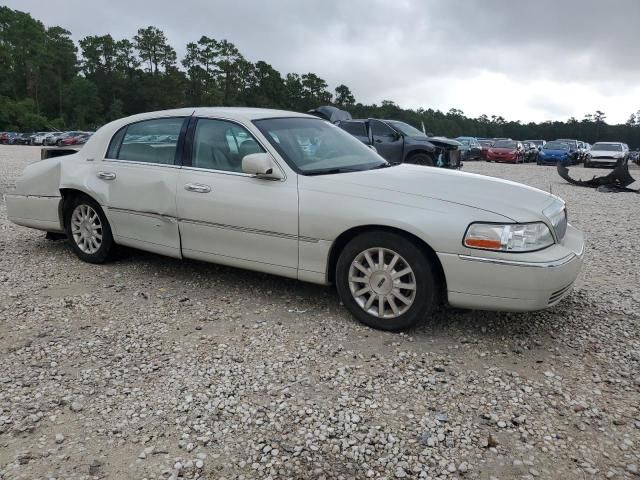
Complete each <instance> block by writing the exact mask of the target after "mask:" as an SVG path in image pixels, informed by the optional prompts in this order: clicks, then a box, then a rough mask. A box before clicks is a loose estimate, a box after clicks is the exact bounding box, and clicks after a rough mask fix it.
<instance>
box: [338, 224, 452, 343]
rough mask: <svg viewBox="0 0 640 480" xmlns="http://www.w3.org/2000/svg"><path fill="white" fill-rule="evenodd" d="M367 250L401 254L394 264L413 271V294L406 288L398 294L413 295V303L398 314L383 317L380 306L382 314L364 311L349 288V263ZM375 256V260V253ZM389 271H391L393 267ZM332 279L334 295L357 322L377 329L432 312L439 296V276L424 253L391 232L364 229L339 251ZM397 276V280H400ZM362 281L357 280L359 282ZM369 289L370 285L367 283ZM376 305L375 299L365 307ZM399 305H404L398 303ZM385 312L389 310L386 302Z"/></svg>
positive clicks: (399, 325)
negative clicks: (334, 282) (365, 230)
mask: <svg viewBox="0 0 640 480" xmlns="http://www.w3.org/2000/svg"><path fill="white" fill-rule="evenodd" d="M368 249H384V251H385V253H384V254H383V258H384V256H385V255H386V258H392V256H393V254H394V253H395V254H397V255H399V256H400V257H401V258H400V260H398V263H396V265H400V266H401V268H402V269H404V266H403V264H406V266H409V267H410V268H411V270H413V272H412V275H413V281H414V282H415V293H414V294H412V293H411V292H410V291H404V290H403V291H402V295H408V296H409V297H410V296H411V295H414V296H413V303H412V304H410V306H409V307H408V308H407V309H406V311H404V312H401V313H400V314H399V315H398V316H395V317H393V318H384V312H385V311H386V310H384V307H383V316H382V317H380V316H378V315H374V314H372V313H369V312H368V311H365V310H364V308H365V306H360V304H358V302H357V301H356V299H355V298H354V295H353V294H352V291H351V288H350V278H352V277H350V270H351V268H352V263H353V262H354V261H355V260H356V259H357V258H358V257H361V255H362V254H363V253H364V252H365V251H367V250H368ZM376 258H378V259H379V256H378V257H376ZM385 262H386V260H385ZM399 268H400V267H399ZM354 271H355V270H354ZM392 271H395V268H394V269H393V270H392ZM351 273H352V272H351ZM335 278H336V288H337V290H338V295H339V296H340V299H341V300H342V303H343V304H344V305H345V306H346V307H347V309H348V310H349V312H351V314H352V315H353V316H354V317H355V318H356V319H357V320H359V321H360V322H362V323H364V324H365V325H368V326H370V327H372V328H376V329H379V330H388V331H398V330H404V329H407V328H410V327H412V326H414V325H416V324H417V323H418V322H419V321H421V320H422V319H424V318H425V317H426V316H428V315H429V314H430V313H431V312H432V311H433V309H434V308H435V307H436V305H437V303H438V300H439V298H440V295H439V294H440V284H439V281H438V278H439V276H438V274H437V273H436V270H435V268H434V265H433V263H432V261H431V260H430V259H429V257H428V255H427V254H426V253H425V252H423V251H422V249H421V248H420V247H419V246H418V245H417V244H416V243H414V242H413V241H411V240H409V239H407V238H405V237H404V236H402V235H400V234H397V233H392V232H384V231H378V232H367V233H363V234H360V235H358V236H357V237H355V238H353V239H352V240H351V241H350V242H349V243H347V245H346V246H345V247H344V249H343V250H342V252H341V253H340V257H339V258H338V263H337V265H336V277H335ZM378 278H380V277H378ZM402 278H405V277H401V279H402ZM401 279H399V280H400V281H402V280H401ZM384 282H385V280H383V283H384ZM362 283H365V282H360V284H362ZM369 285H370V284H369ZM381 286H382V285H378V288H379V287H381ZM370 288H372V287H371V285H370ZM370 296H374V297H378V298H380V297H381V296H380V295H377V294H373V292H372V293H371V295H370ZM389 296H393V295H389ZM382 297H385V295H382ZM387 301H388V300H387ZM394 304H395V298H394ZM373 305H376V307H373ZM383 305H384V302H383ZM378 307H379V302H378V300H377V299H376V300H374V303H373V304H371V306H370V307H369V310H370V311H371V310H373V311H375V308H378ZM400 307H401V308H405V306H404V305H402V303H401V304H400ZM389 313H390V314H391V313H392V312H391V306H390V304H389Z"/></svg>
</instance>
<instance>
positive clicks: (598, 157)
mask: <svg viewBox="0 0 640 480" xmlns="http://www.w3.org/2000/svg"><path fill="white" fill-rule="evenodd" d="M628 157H629V147H627V146H626V145H625V144H624V143H621V142H597V143H594V144H593V146H592V147H591V150H590V151H589V154H588V156H587V158H586V159H585V162H584V166H585V167H605V166H610V167H613V166H615V165H616V163H618V162H619V161H621V160H624V159H626V158H628Z"/></svg>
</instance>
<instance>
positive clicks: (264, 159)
mask: <svg viewBox="0 0 640 480" xmlns="http://www.w3.org/2000/svg"><path fill="white" fill-rule="evenodd" d="M242 171H243V172H244V173H248V174H250V175H255V176H257V177H263V178H276V179H278V178H282V174H281V173H280V170H279V169H278V167H277V166H276V163H275V162H274V160H273V158H272V157H271V155H269V154H268V153H251V154H249V155H245V157H244V158H243V159H242Z"/></svg>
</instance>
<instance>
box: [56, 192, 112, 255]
mask: <svg viewBox="0 0 640 480" xmlns="http://www.w3.org/2000/svg"><path fill="white" fill-rule="evenodd" d="M65 230H66V232H67V237H68V238H69V240H70V242H71V247H72V248H73V251H74V252H75V253H76V255H77V256H78V257H79V258H80V259H81V260H84V261H85V262H89V263H104V262H106V261H107V260H108V259H109V258H110V257H111V254H112V253H113V250H114V246H115V245H114V243H113V236H112V234H111V227H110V226H109V222H108V221H107V217H106V216H105V214H104V212H103V211H102V208H100V205H98V203H97V202H96V201H95V200H93V199H92V198H90V197H87V196H86V195H80V196H77V197H74V198H73V199H72V200H71V201H70V202H69V205H68V206H67V207H66V208H65Z"/></svg>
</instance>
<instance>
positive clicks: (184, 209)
mask: <svg viewBox="0 0 640 480" xmlns="http://www.w3.org/2000/svg"><path fill="white" fill-rule="evenodd" d="M397 128H398V129H399V130H400V129H401V127H397ZM403 128H404V127H403ZM394 130H395V129H394ZM404 133H405V135H408V134H407V133H406V132H404ZM409 133H412V132H411V131H409ZM152 137H153V138H154V139H153V140H152V139H151V138H152ZM143 139H144V140H143ZM147 139H148V140H147ZM158 139H161V140H158ZM6 208H7V215H8V218H9V220H11V221H12V222H14V223H16V224H18V225H22V226H25V227H30V228H34V229H39V230H43V231H45V232H50V233H51V234H58V235H65V236H66V237H67V239H68V242H69V244H70V245H71V248H72V249H73V251H74V252H75V254H76V255H77V256H78V257H79V258H80V259H81V260H83V261H85V262H89V263H95V264H99V263H103V262H106V261H108V260H109V259H110V258H112V256H113V254H114V252H115V250H116V247H117V246H119V245H122V246H127V247H132V248H138V249H141V250H145V251H149V252H154V253H156V254H161V255H166V256H169V257H174V258H178V259H183V258H184V259H194V260H200V261H205V262H212V263H218V264H224V265H228V266H232V267H238V268H244V269H249V270H254V271H258V272H265V273H269V274H273V275H279V276H283V277H289V278H293V279H297V280H300V281H306V282H312V283H316V284H322V285H335V286H336V289H337V291H338V294H339V296H340V299H341V301H342V303H343V305H344V306H345V307H346V308H347V309H348V310H349V312H351V314H352V315H353V316H354V317H355V318H356V319H358V320H359V321H361V322H363V323H365V324H366V325H369V326H371V327H374V328H380V329H384V330H401V329H406V328H409V327H411V326H413V325H415V324H416V323H417V322H419V321H421V320H423V319H425V318H429V317H430V316H431V314H432V312H434V310H435V309H436V308H437V306H438V305H439V304H441V303H443V302H448V303H449V305H451V306H454V307H459V308H471V309H483V310H506V311H530V310H540V309H545V308H548V307H551V306H553V305H555V304H557V303H558V302H560V301H561V300H562V299H563V298H564V297H566V296H567V295H568V294H569V292H570V291H571V288H572V285H573V283H574V281H575V279H576V277H577V276H578V273H579V271H580V268H581V265H582V261H583V251H584V240H583V236H582V233H581V232H580V231H579V230H577V229H576V228H574V227H573V226H571V225H570V224H569V223H568V221H567V214H566V208H565V202H564V201H563V200H562V199H560V198H559V197H557V196H554V195H551V194H550V193H547V192H544V191H542V190H538V189H536V188H532V187H528V186H525V185H521V184H518V183H515V182H510V181H506V180H500V179H497V178H491V177H486V176H482V175H475V174H470V173H464V172H460V171H455V170H445V169H439V168H424V167H420V166H417V165H410V164H407V163H402V164H393V163H390V162H387V161H386V160H384V159H383V158H382V157H380V155H378V154H377V153H376V152H374V151H373V150H372V149H371V148H368V147H367V146H365V145H364V144H363V143H362V142H360V141H358V140H357V139H356V138H354V137H353V136H352V135H349V134H348V133H346V132H345V131H344V130H343V129H341V128H338V127H337V126H335V125H333V124H331V123H329V122H327V121H325V120H322V119H319V118H317V117H314V116H311V115H306V114H300V113H295V112H286V111H280V110H267V109H255V108H240V107H238V108H195V109H193V108H189V109H176V110H165V111H160V112H151V113H144V114H139V115H135V116H132V117H127V118H122V119H119V120H116V121H114V122H111V123H109V124H107V125H105V126H104V127H102V128H100V129H99V130H98V131H97V132H96V133H95V134H94V135H93V136H92V137H91V138H90V139H89V140H88V142H87V143H86V144H85V146H84V147H83V148H82V149H80V150H78V152H77V153H74V154H71V155H66V156H62V157H56V158H48V159H46V160H41V161H39V162H35V163H33V164H31V165H29V166H27V167H26V169H25V170H24V172H23V174H22V175H21V176H20V177H19V178H18V179H17V180H16V183H15V188H14V189H13V190H12V191H10V192H9V193H8V194H7V195H6ZM36 245H37V242H35V243H34V242H31V244H30V246H29V245H28V246H26V247H25V246H24V245H20V246H18V245H16V246H13V247H12V248H14V249H18V248H27V249H28V248H33V247H34V246H36ZM56 251H58V250H56ZM58 252H59V251H58ZM44 268H46V267H45V266H43V269H44ZM101 272H102V270H96V275H102V273H101ZM256 281H257V280H256ZM214 300H215V299H214Z"/></svg>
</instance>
